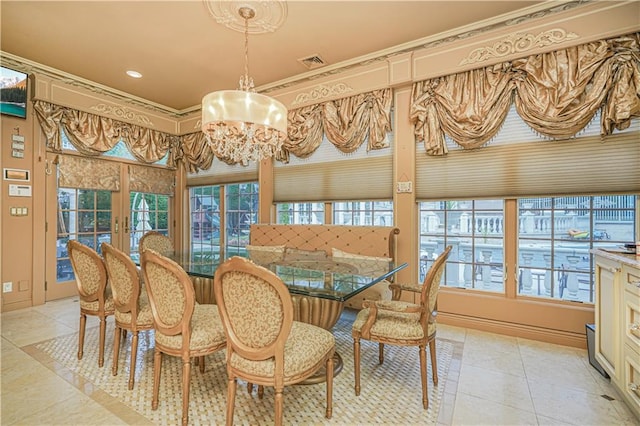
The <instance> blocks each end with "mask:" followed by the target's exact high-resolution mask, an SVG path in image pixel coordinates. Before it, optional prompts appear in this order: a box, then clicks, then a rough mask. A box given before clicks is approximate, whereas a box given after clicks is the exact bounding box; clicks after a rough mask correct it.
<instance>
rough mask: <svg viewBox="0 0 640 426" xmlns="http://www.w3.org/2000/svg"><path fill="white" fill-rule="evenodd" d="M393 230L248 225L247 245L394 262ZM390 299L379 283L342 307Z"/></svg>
mask: <svg viewBox="0 0 640 426" xmlns="http://www.w3.org/2000/svg"><path fill="white" fill-rule="evenodd" d="M399 233H400V230H399V229H398V228H394V227H392V226H347V225H270V224H254V225H251V232H250V234H249V241H250V244H251V245H254V246H276V245H284V246H286V247H287V248H295V249H300V250H324V251H325V252H326V253H327V256H331V255H332V252H333V249H334V248H335V249H339V250H342V251H344V252H348V253H352V254H356V255H364V256H374V257H389V258H391V259H392V260H393V261H395V258H396V235H398V234H399ZM382 298H385V299H390V298H391V292H390V290H389V289H388V284H387V282H384V281H383V282H380V283H378V284H376V285H374V286H373V287H371V288H369V289H367V290H365V291H363V292H362V293H360V294H358V295H356V296H354V297H352V298H351V299H349V300H348V301H346V302H345V306H348V307H350V308H355V309H360V308H361V307H362V301H363V300H364V299H368V300H380V299H382Z"/></svg>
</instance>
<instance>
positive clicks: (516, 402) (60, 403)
mask: <svg viewBox="0 0 640 426" xmlns="http://www.w3.org/2000/svg"><path fill="white" fill-rule="evenodd" d="M344 315H353V313H352V312H348V311H347V312H345V314H344ZM111 320H112V319H111ZM96 325H97V321H96V320H95V319H94V318H89V320H88V324H87V326H88V327H92V326H96ZM77 327H78V305H77V301H76V300H75V298H70V299H63V300H59V301H55V302H49V303H47V304H45V305H43V306H38V307H34V308H28V309H22V310H18V311H12V312H5V313H2V316H1V329H2V340H1V352H2V357H1V364H0V365H1V376H0V380H1V382H2V383H1V391H0V399H1V400H2V401H1V412H0V422H1V424H2V425H12V424H20V425H41V424H82V425H84V424H87V425H88V424H105V425H116V424H151V423H152V422H151V421H150V420H149V419H147V418H145V417H144V416H142V415H140V414H138V413H137V412H135V411H134V410H132V409H131V408H129V407H128V406H126V405H125V404H123V403H121V402H120V401H118V400H116V399H115V398H113V397H111V396H110V395H108V394H107V393H105V392H104V391H102V390H100V389H99V388H97V387H96V386H94V385H93V384H92V383H90V382H88V381H87V380H86V379H84V378H83V377H81V376H79V375H77V374H75V373H72V372H70V371H69V370H68V369H65V368H62V367H61V366H60V365H58V364H57V363H56V362H55V361H52V360H51V358H48V357H45V356H43V355H42V354H41V353H39V352H38V351H36V350H34V349H33V348H34V347H33V346H31V345H33V344H35V343H39V342H43V341H46V340H49V339H52V338H56V337H60V336H64V335H69V334H71V333H75V332H76V331H77ZM438 336H439V338H441V339H447V340H449V341H453V342H457V343H458V346H456V350H455V351H454V353H453V356H452V360H451V364H450V366H449V371H448V375H447V378H446V383H444V394H443V398H442V401H441V404H440V411H439V416H438V424H443V425H444V424H447V425H536V424H539V425H561V424H566V425H638V424H640V419H637V418H636V417H634V415H633V414H632V413H631V411H630V410H629V409H628V408H627V407H626V406H625V404H624V403H623V402H621V401H620V400H619V398H618V395H617V394H616V392H615V391H614V389H613V388H612V387H611V385H610V384H609V382H608V380H606V379H604V378H603V377H602V376H600V374H599V373H598V372H597V371H596V370H595V369H593V368H592V367H591V366H590V365H589V363H588V359H587V353H586V351H585V350H580V349H575V348H568V347H564V346H558V345H552V344H546V343H540V342H536V341H531V340H526V339H519V338H514V337H508V336H501V335H496V334H491V333H486V332H480V331H476V330H471V329H464V328H458V327H451V326H446V325H439V328H438ZM109 355H110V354H107V357H106V361H105V365H106V364H110V356H109ZM106 367H108V366H107V365H106ZM441 385H442V384H441ZM603 396H609V397H612V398H614V399H613V400H609V399H607V398H605V397H603ZM331 423H334V424H348V423H351V424H353V423H354V421H353V419H351V421H347V420H345V419H344V418H343V419H341V418H339V417H337V416H334V417H333V418H332V420H331ZM358 423H360V424H362V421H358ZM384 423H386V424H406V422H403V421H402V419H401V418H400V419H385V420H384Z"/></svg>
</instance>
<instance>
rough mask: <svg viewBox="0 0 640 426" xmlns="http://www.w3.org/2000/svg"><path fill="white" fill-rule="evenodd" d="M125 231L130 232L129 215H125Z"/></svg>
mask: <svg viewBox="0 0 640 426" xmlns="http://www.w3.org/2000/svg"><path fill="white" fill-rule="evenodd" d="M124 233H125V234H128V233H129V216H125V217H124Z"/></svg>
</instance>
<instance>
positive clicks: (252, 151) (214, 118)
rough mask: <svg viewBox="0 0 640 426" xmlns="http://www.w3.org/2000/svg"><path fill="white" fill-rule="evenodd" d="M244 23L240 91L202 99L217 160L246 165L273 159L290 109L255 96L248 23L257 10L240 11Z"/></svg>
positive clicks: (205, 128) (204, 123) (204, 120)
mask: <svg viewBox="0 0 640 426" xmlns="http://www.w3.org/2000/svg"><path fill="white" fill-rule="evenodd" d="M238 13H239V14H240V16H241V17H242V18H243V19H244V75H243V76H241V77H240V87H239V89H238V90H222V91H218V92H212V93H209V94H208V95H206V96H205V97H204V98H203V99H202V131H203V132H204V134H205V135H206V137H207V142H208V144H209V146H210V147H211V149H212V150H213V153H214V155H215V156H216V157H218V158H223V159H226V160H230V161H232V162H233V163H242V164H243V165H247V164H248V163H249V162H250V161H260V160H263V159H265V158H271V157H273V156H274V155H275V154H276V152H278V151H279V150H280V148H282V143H283V142H284V140H285V138H286V137H287V109H286V108H285V106H284V105H283V104H282V103H280V102H278V101H277V100H275V99H273V98H270V97H269V96H265V95H261V94H259V93H256V92H255V89H254V84H253V79H252V78H250V77H249V19H251V18H253V17H254V16H255V10H253V9H252V8H250V7H247V6H243V7H241V8H240V9H239V10H238Z"/></svg>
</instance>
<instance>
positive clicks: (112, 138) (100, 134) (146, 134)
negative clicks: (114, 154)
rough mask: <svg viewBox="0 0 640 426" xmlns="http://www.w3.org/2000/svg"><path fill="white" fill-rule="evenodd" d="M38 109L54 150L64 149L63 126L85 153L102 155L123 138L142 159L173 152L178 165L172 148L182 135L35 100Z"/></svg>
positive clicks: (148, 161) (172, 164) (171, 159)
mask: <svg viewBox="0 0 640 426" xmlns="http://www.w3.org/2000/svg"><path fill="white" fill-rule="evenodd" d="M34 110H35V112H36V116H37V117H38V121H39V123H40V127H41V128H42V130H43V132H44V134H45V136H46V137H47V148H48V149H49V150H51V151H53V152H62V140H61V137H60V128H61V127H62V128H63V129H64V131H65V133H66V134H67V136H68V137H69V141H70V142H71V144H72V145H73V146H74V147H75V148H76V149H77V150H78V152H80V153H81V154H83V155H85V156H89V157H95V156H98V155H101V154H103V153H105V152H107V151H109V150H110V149H112V148H113V147H114V146H116V144H117V143H118V142H119V141H120V140H121V139H122V140H123V141H124V143H125V145H126V147H127V149H128V150H129V152H130V153H131V155H133V156H134V158H135V159H136V160H138V161H139V162H141V163H145V164H151V163H155V162H156V161H158V160H160V159H162V158H163V157H164V156H165V155H166V154H167V152H169V158H168V161H167V165H168V166H169V167H175V166H176V157H175V155H174V154H173V151H174V150H172V149H171V148H175V147H177V146H178V140H179V138H178V136H174V135H170V134H168V133H164V132H160V131H157V130H152V129H148V128H145V127H141V126H137V125H135V124H129V123H124V122H122V121H118V120H113V119H111V118H107V117H102V116H98V115H95V114H89V113H86V112H82V111H78V110H74V109H72V108H67V107H63V106H60V105H55V104H51V103H48V102H44V101H35V102H34Z"/></svg>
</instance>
